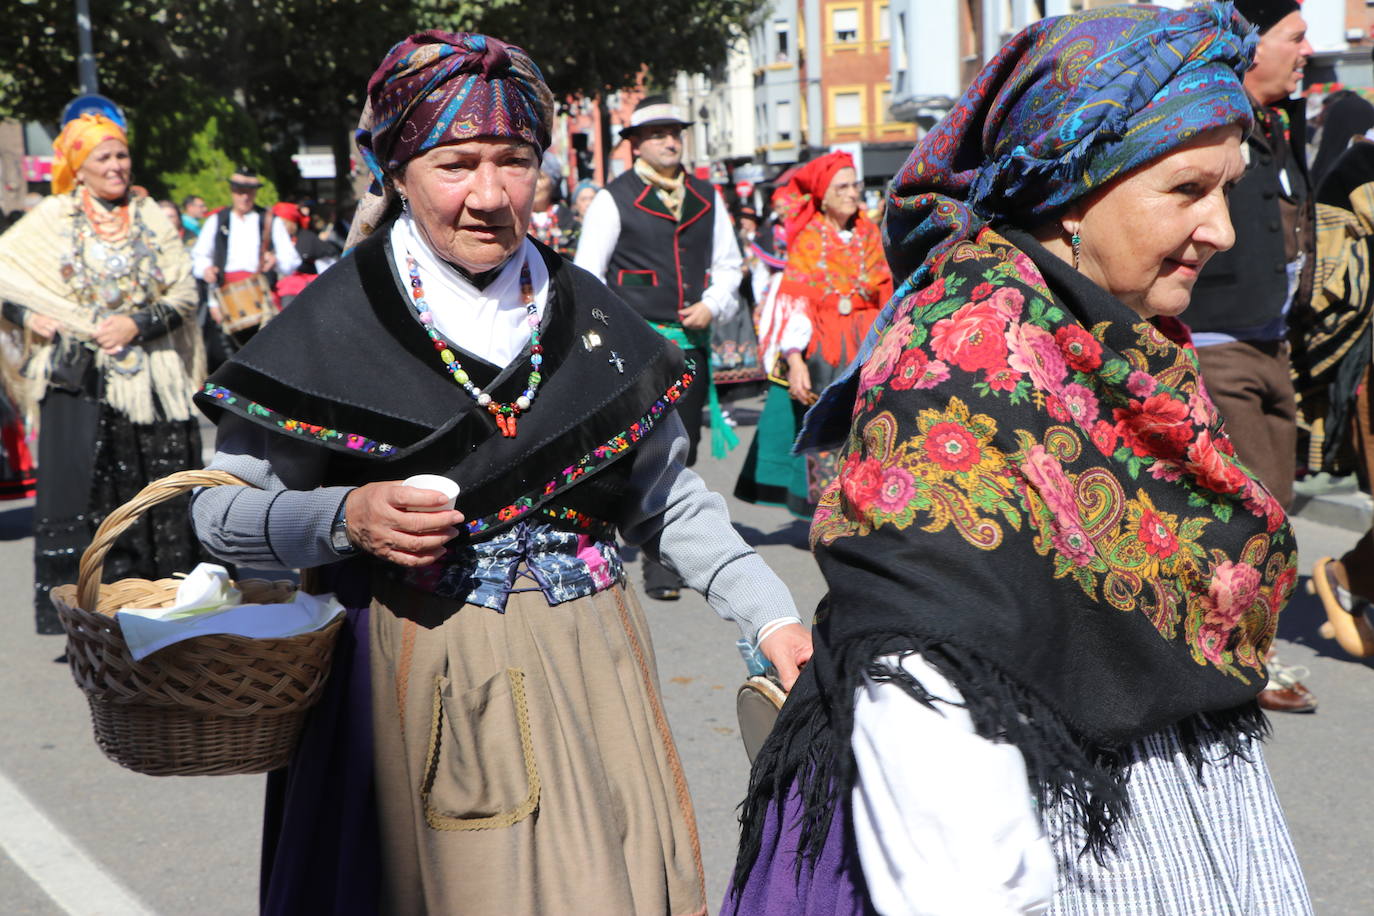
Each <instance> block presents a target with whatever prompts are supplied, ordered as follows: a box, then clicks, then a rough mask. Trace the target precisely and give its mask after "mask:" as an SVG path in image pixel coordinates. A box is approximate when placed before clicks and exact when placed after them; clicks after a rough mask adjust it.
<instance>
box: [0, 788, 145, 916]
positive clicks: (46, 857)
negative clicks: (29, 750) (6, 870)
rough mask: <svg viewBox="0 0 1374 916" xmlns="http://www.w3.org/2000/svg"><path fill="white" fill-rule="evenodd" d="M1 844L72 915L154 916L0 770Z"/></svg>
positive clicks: (34, 880) (55, 901)
mask: <svg viewBox="0 0 1374 916" xmlns="http://www.w3.org/2000/svg"><path fill="white" fill-rule="evenodd" d="M0 848H3V849H4V850H5V852H7V853H9V856H10V858H11V859H13V860H14V863H15V864H16V865H18V866H19V867H20V868H21V869H23V870H24V872H25V874H27V875H28V876H29V877H30V878H31V879H33V882H34V883H35V884H37V885H38V886H39V887H40V888H42V890H43V893H45V894H47V895H48V896H49V897H51V898H52V899H53V902H54V903H56V904H57V905H58V906H60V907H61V908H62V909H63V910H64V911H66V912H68V913H71V914H72V916H97V914H98V916H153V911H152V910H150V909H148V908H147V907H146V906H144V905H143V903H142V902H140V901H139V899H138V898H137V897H135V896H134V895H133V894H132V893H131V892H130V891H129V890H128V889H127V888H126V887H124V885H122V884H120V883H119V881H118V880H116V879H115V877H114V875H111V874H110V873H109V872H107V871H106V870H105V869H103V868H101V867H100V864H99V863H97V862H96V861H95V860H94V859H92V858H91V857H90V856H88V855H87V854H86V852H85V851H84V850H83V849H81V847H80V846H78V845H76V843H75V842H74V841H73V840H72V839H71V838H70V837H68V836H67V835H66V834H65V833H63V832H62V831H61V830H60V829H59V828H58V826H57V825H56V824H54V823H53V822H52V821H50V820H49V819H48V818H47V816H46V815H44V814H43V812H42V811H40V810H38V808H37V807H36V806H35V805H34V803H33V802H31V801H29V799H28V796H26V795H25V794H24V793H23V792H22V791H21V790H20V788H19V787H18V786H17V785H15V784H14V782H13V781H11V780H10V778H9V777H8V776H6V775H5V774H4V773H0Z"/></svg>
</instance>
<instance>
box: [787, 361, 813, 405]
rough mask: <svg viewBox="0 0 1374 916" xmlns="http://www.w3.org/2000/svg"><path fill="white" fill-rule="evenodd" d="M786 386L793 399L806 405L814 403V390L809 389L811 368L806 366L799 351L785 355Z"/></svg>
mask: <svg viewBox="0 0 1374 916" xmlns="http://www.w3.org/2000/svg"><path fill="white" fill-rule="evenodd" d="M787 388H788V392H789V393H790V394H791V395H792V399H793V400H794V401H799V402H801V403H802V404H806V405H807V406H810V405H812V404H814V403H816V392H814V391H812V390H811V370H810V369H808V368H806V360H804V359H802V355H801V354H800V353H793V354H791V355H790V356H788V357H787Z"/></svg>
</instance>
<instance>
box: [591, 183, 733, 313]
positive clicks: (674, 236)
mask: <svg viewBox="0 0 1374 916" xmlns="http://www.w3.org/2000/svg"><path fill="white" fill-rule="evenodd" d="M684 178H685V182H686V186H687V189H686V194H685V195H684V198H683V202H682V216H681V218H680V219H674V218H673V214H672V213H670V212H669V210H668V207H667V206H666V205H665V204H664V203H663V201H662V199H661V198H660V197H659V194H658V190H657V189H656V188H654V187H653V186H651V185H649V184H648V183H646V182H645V181H644V179H642V178H640V177H639V176H638V175H636V174H635V172H634V170H633V169H631V170H629V171H627V172H625V174H623V175H621V176H620V177H619V178H617V179H616V180H615V181H612V182H611V183H610V184H609V185H607V186H606V190H607V191H609V192H610V195H611V198H612V199H613V200H614V201H615V205H616V209H618V210H619V211H620V238H619V239H618V240H617V241H616V245H615V250H614V251H613V252H612V253H611V259H610V262H609V263H608V264H607V265H606V285H607V286H609V287H610V288H611V289H612V290H613V291H614V292H615V293H616V294H617V295H619V296H620V298H622V299H624V300H625V301H626V302H628V303H629V304H630V307H631V308H633V309H634V310H635V311H637V312H639V314H640V315H642V316H644V318H645V319H647V320H649V321H656V322H660V323H664V324H677V323H678V321H679V319H678V311H679V310H680V309H683V308H686V307H687V306H689V305H692V304H694V303H697V302H700V301H701V296H702V293H703V292H704V291H705V289H706V287H707V285H708V284H709V282H710V278H709V272H710V269H711V253H712V252H711V248H712V244H713V240H714V224H715V213H714V212H713V211H714V207H715V199H716V191H715V188H713V187H712V186H711V184H710V182H706V181H702V180H701V179H699V178H695V177H693V176H691V175H684Z"/></svg>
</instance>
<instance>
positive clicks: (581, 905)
mask: <svg viewBox="0 0 1374 916" xmlns="http://www.w3.org/2000/svg"><path fill="white" fill-rule="evenodd" d="M371 621H372V622H371V660H372V718H373V726H374V730H375V734H374V748H375V750H374V752H373V754H374V758H375V762H376V768H377V772H376V782H377V801H378V814H379V821H380V823H381V839H382V866H383V876H384V877H383V889H382V901H383V911H384V912H386V913H389V914H423V913H432V914H445V916H483V914H503V916H507V914H526V913H528V914H548V913H559V914H581V913H588V914H590V913H595V914H669V916H677V914H694V913H705V912H706V903H705V887H704V880H703V877H702V870H701V848H700V843H699V841H698V839H697V829H696V820H695V817H694V815H693V813H692V803H691V799H690V797H689V795H688V792H687V781H686V779H685V777H684V776H683V773H682V766H681V764H680V762H679V761H678V756H677V749H676V748H675V747H674V746H673V739H672V735H671V734H670V733H669V731H668V722H667V719H666V718H665V717H664V714H663V705H662V702H661V700H660V697H659V688H658V671H657V667H656V665H655V662H654V656H653V648H652V646H651V645H650V642H649V632H648V626H647V624H646V623H645V620H644V614H643V611H642V610H641V609H640V607H639V602H638V601H637V600H636V599H635V597H634V596H633V595H632V594H630V593H627V592H626V591H624V590H623V589H621V588H620V587H619V586H617V587H615V588H612V589H610V590H608V591H604V592H601V593H599V594H596V595H593V596H591V597H588V598H580V599H578V600H576V601H571V602H568V603H565V604H560V605H556V606H552V607H551V606H550V605H549V604H548V602H547V601H546V600H545V599H544V596H543V594H542V593H540V592H538V591H533V592H520V593H516V594H512V595H511V596H510V601H509V603H508V604H507V605H506V612H505V613H504V614H500V613H497V612H496V611H492V610H490V609H488V608H484V607H477V606H475V605H462V606H458V605H457V603H456V602H454V601H451V600H445V599H439V598H435V597H433V596H430V595H426V594H423V593H420V592H416V591H413V590H410V589H407V588H405V587H404V586H399V585H392V586H389V587H387V588H386V589H385V590H381V591H379V593H378V597H377V599H376V601H374V602H373V605H372V614H371Z"/></svg>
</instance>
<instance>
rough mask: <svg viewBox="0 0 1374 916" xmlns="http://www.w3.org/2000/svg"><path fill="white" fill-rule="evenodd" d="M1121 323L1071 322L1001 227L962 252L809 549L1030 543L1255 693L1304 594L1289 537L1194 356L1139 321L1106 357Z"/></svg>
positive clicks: (914, 320)
mask: <svg viewBox="0 0 1374 916" xmlns="http://www.w3.org/2000/svg"><path fill="white" fill-rule="evenodd" d="M1112 324H1113V322H1101V323H1099V324H1098V325H1097V326H1095V327H1091V328H1087V327H1083V326H1082V325H1080V324H1079V323H1077V322H1076V321H1075V320H1074V319H1073V318H1072V317H1071V316H1069V315H1067V314H1066V313H1065V311H1064V309H1062V308H1061V307H1060V306H1059V305H1058V304H1057V303H1056V300H1055V297H1054V296H1053V295H1052V294H1051V293H1050V291H1049V289H1048V288H1047V286H1046V284H1045V281H1044V279H1043V277H1042V276H1041V275H1040V273H1039V271H1038V270H1037V269H1036V267H1035V265H1034V264H1033V263H1032V262H1031V261H1030V259H1029V258H1028V257H1027V256H1026V255H1025V254H1024V253H1023V252H1021V251H1019V250H1018V249H1017V248H1015V247H1014V246H1012V245H1011V243H1009V242H1007V241H1006V239H1004V238H1002V237H1001V236H999V235H998V234H996V233H995V232H993V231H992V230H984V231H983V232H982V233H980V235H979V236H978V238H977V240H976V241H974V242H964V243H961V244H960V245H959V246H957V247H955V248H954V249H953V250H952V251H951V252H950V254H949V256H948V257H947V258H945V259H942V260H941V261H940V262H938V263H937V264H936V265H935V267H934V270H933V271H932V281H931V282H930V283H929V284H928V285H926V286H924V287H923V288H922V289H920V290H918V291H916V292H915V293H913V294H912V295H910V296H908V297H907V298H906V299H905V300H904V301H903V302H902V303H901V304H900V305H899V306H898V308H897V311H896V313H895V314H894V316H893V321H892V323H891V324H890V325H888V327H887V328H886V329H885V330H884V331H883V333H882V335H881V336H880V338H879V339H878V341H877V344H876V347H875V348H874V350H873V353H872V355H871V356H870V357H869V359H868V360H867V362H866V363H865V364H864V366H863V368H862V371H861V374H860V381H859V398H858V401H857V403H856V406H855V419H854V424H853V429H852V433H851V436H850V440H849V442H848V444H847V446H846V448H845V451H844V454H843V457H842V466H841V471H840V474H839V477H838V478H837V480H836V482H835V484H834V485H832V487H831V488H830V489H829V490H828V491H827V492H826V493H825V494H824V495H823V496H822V498H821V501H820V506H819V509H818V511H817V513H816V516H815V519H814V521H813V525H812V532H811V537H812V542H813V545H829V544H832V543H834V542H835V541H836V540H837V539H840V538H847V537H862V536H864V535H866V534H867V533H869V532H871V531H873V530H874V529H877V528H879V527H882V526H885V525H891V526H894V527H895V528H897V529H899V530H900V529H906V528H909V527H911V526H912V525H920V526H921V529H922V530H924V531H927V532H938V531H942V530H945V529H946V528H950V527H952V528H953V529H954V530H956V531H957V532H958V534H959V535H960V536H961V537H962V538H963V540H964V541H965V542H966V543H968V544H969V545H971V546H973V547H975V548H979V549H982V550H988V551H995V550H996V549H997V548H998V547H999V546H1000V545H1001V544H1002V543H1003V540H1004V539H1006V538H1009V537H1029V538H1030V540H1031V543H1032V545H1033V547H1034V550H1035V553H1036V554H1037V555H1039V556H1040V557H1043V558H1044V559H1045V560H1047V561H1048V562H1049V564H1050V566H1051V571H1052V575H1053V577H1054V578H1055V579H1057V580H1058V579H1068V580H1071V581H1072V582H1074V583H1076V584H1077V586H1078V588H1079V589H1081V590H1082V592H1083V593H1084V595H1085V596H1086V597H1087V598H1088V599H1090V600H1091V601H1093V602H1095V603H1096V602H1101V603H1103V604H1105V605H1108V606H1110V607H1112V608H1115V609H1117V610H1120V611H1123V612H1131V613H1141V614H1144V615H1145V616H1147V617H1148V619H1149V620H1150V622H1151V624H1152V625H1153V626H1154V628H1155V629H1156V630H1157V631H1158V633H1159V634H1160V635H1161V636H1162V637H1164V638H1165V639H1167V640H1171V641H1173V640H1179V639H1181V640H1182V641H1183V642H1184V643H1185V644H1186V645H1187V647H1188V650H1189V652H1190V653H1191V655H1192V658H1193V660H1194V661H1195V662H1197V663H1198V664H1205V665H1211V666H1213V667H1214V668H1216V669H1218V670H1219V671H1222V672H1225V673H1226V674H1229V675H1233V676H1235V677H1238V678H1240V679H1241V680H1242V681H1243V682H1246V683H1249V682H1250V677H1251V676H1254V677H1262V676H1263V670H1264V668H1263V660H1264V653H1265V650H1266V649H1267V648H1268V646H1269V644H1270V642H1271V641H1272V639H1273V637H1274V632H1275V628H1276V623H1277V614H1278V611H1279V609H1280V608H1282V607H1283V605H1284V604H1285V603H1286V602H1287V600H1288V596H1289V594H1290V593H1291V591H1292V589H1293V585H1294V582H1295V581H1296V562H1297V554H1296V550H1295V547H1294V543H1293V536H1292V532H1291V530H1290V529H1289V527H1288V525H1287V522H1286V518H1285V515H1284V512H1283V510H1282V508H1281V507H1280V506H1279V505H1278V504H1277V502H1275V500H1274V499H1273V497H1272V496H1271V495H1270V494H1269V493H1268V491H1266V490H1265V489H1264V487H1263V486H1262V485H1261V484H1260V483H1259V482H1258V480H1257V479H1256V478H1255V477H1254V476H1253V475H1252V474H1250V473H1249V472H1248V471H1247V470H1246V469H1245V468H1244V467H1243V466H1242V465H1241V464H1239V463H1238V462H1237V461H1236V459H1235V458H1234V452H1233V449H1232V447H1231V443H1230V440H1229V439H1227V437H1226V436H1225V434H1224V433H1223V432H1222V429H1221V421H1220V417H1219V415H1218V413H1217V411H1216V408H1215V407H1214V406H1213V404H1212V402H1211V399H1210V398H1209V397H1208V396H1207V394H1206V391H1205V389H1204V388H1203V386H1202V383H1201V381H1200V376H1199V372H1198V367H1197V359H1196V354H1195V353H1194V352H1193V350H1192V349H1191V347H1189V346H1180V345H1179V344H1177V343H1174V342H1173V341H1171V340H1169V339H1168V338H1166V337H1165V336H1164V335H1163V334H1161V333H1160V331H1159V330H1158V329H1157V328H1156V327H1155V326H1154V325H1152V324H1150V323H1148V322H1143V321H1141V322H1136V323H1135V324H1133V325H1131V326H1129V327H1118V328H1116V329H1115V331H1114V336H1113V340H1112V342H1109V341H1108V336H1109V331H1111V325H1112ZM1113 344H1115V347H1114V346H1113ZM1123 344H1124V345H1123ZM1246 518H1248V520H1249V523H1248V525H1240V523H1241V522H1242V521H1243V520H1244V519H1246ZM1238 525H1240V528H1239V531H1240V532H1241V534H1240V538H1241V539H1240V540H1239V541H1237V540H1236V538H1237V533H1238V528H1237V526H1238ZM1246 530H1248V531H1249V532H1250V533H1248V535H1247V534H1244V532H1245V531H1246Z"/></svg>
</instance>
